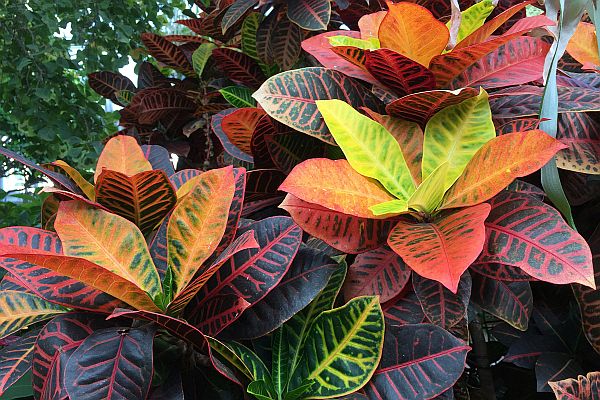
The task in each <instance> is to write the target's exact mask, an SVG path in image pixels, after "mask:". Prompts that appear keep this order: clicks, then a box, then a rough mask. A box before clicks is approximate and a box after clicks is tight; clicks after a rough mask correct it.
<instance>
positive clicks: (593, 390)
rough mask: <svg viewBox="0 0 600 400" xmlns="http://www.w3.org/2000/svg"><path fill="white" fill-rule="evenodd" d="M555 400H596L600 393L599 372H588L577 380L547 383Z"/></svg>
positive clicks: (570, 379)
mask: <svg viewBox="0 0 600 400" xmlns="http://www.w3.org/2000/svg"><path fill="white" fill-rule="evenodd" d="M548 385H550V388H552V391H553V392H554V394H555V395H556V399H557V400H569V399H589V400H596V399H597V398H598V397H597V396H598V394H599V393H600V372H588V373H587V374H586V375H585V376H583V375H579V376H578V377H577V379H573V378H569V379H563V380H560V381H556V382H548Z"/></svg>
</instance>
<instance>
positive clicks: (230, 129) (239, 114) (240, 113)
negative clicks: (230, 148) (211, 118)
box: [221, 108, 265, 155]
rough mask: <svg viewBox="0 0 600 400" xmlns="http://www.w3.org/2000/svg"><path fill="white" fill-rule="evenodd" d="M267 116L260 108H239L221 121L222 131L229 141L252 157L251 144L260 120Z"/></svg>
mask: <svg viewBox="0 0 600 400" xmlns="http://www.w3.org/2000/svg"><path fill="white" fill-rule="evenodd" d="M264 115H265V112H264V111H263V110H261V109H259V108H239V109H237V110H235V111H233V112H232V113H229V114H227V115H225V116H224V117H223V119H222V120H221V129H222V130H223V132H225V134H226V135H227V138H228V139H229V141H230V142H231V143H232V144H233V145H234V146H236V147H237V148H238V149H240V150H241V151H243V152H244V153H246V154H248V155H251V154H252V149H251V147H250V143H251V140H252V134H253V133H254V129H255V128H256V124H257V123H258V120H259V119H261V118H262V117H263V116H264Z"/></svg>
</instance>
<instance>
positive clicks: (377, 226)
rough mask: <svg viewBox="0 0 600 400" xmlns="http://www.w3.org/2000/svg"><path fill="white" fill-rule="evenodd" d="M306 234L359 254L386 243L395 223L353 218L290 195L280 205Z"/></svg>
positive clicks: (337, 247)
mask: <svg viewBox="0 0 600 400" xmlns="http://www.w3.org/2000/svg"><path fill="white" fill-rule="evenodd" d="M279 207H281V208H283V209H284V210H286V211H287V212H288V213H289V214H290V215H291V216H292V218H293V219H294V221H295V222H296V223H297V224H298V225H299V226H300V227H301V228H302V229H303V230H304V231H306V232H307V233H309V234H311V235H313V236H316V237H318V238H319V239H322V240H323V241H325V242H326V243H327V244H329V245H330V246H332V247H334V248H335V249H338V250H341V251H343V252H346V253H351V254H358V253H362V252H365V251H367V250H372V249H375V248H377V247H379V246H381V245H382V244H385V241H386V238H387V235H388V233H389V232H390V230H391V229H392V227H393V226H394V223H395V222H394V221H390V220H377V219H368V218H360V217H354V216H352V215H348V214H342V213H340V212H337V211H333V210H330V209H328V208H325V207H322V206H320V205H318V204H314V203H308V202H305V201H302V200H300V199H299V198H297V197H295V196H293V195H291V194H288V195H287V196H286V198H285V199H284V200H283V202H282V203H281V204H280V206H279Z"/></svg>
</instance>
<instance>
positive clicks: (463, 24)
mask: <svg viewBox="0 0 600 400" xmlns="http://www.w3.org/2000/svg"><path fill="white" fill-rule="evenodd" d="M494 7H495V6H494V4H493V2H492V0H483V1H480V2H479V3H475V4H474V5H472V6H471V7H469V8H467V9H466V10H465V11H463V12H462V13H461V15H462V16H461V21H460V28H459V29H458V37H457V39H456V42H457V43H458V42H460V41H461V40H463V39H464V38H466V37H467V36H469V35H470V34H471V33H473V32H475V31H476V30H477V29H479V28H480V27H481V26H483V23H484V22H485V20H486V19H487V17H489V16H490V14H491V13H492V11H494ZM450 24H451V21H448V23H447V24H446V26H447V27H448V29H450Z"/></svg>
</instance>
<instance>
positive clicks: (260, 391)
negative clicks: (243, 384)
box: [246, 380, 276, 400]
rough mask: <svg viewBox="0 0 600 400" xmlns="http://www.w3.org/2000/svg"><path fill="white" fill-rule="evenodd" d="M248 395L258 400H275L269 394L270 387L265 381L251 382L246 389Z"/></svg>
mask: <svg viewBox="0 0 600 400" xmlns="http://www.w3.org/2000/svg"><path fill="white" fill-rule="evenodd" d="M246 391H247V392H248V393H250V394H251V395H252V396H254V397H256V398H257V399H258V400H274V399H276V398H275V397H272V396H271V393H270V392H269V385H267V383H266V382H265V381H262V380H261V381H253V382H250V384H249V385H248V388H247V389H246Z"/></svg>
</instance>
